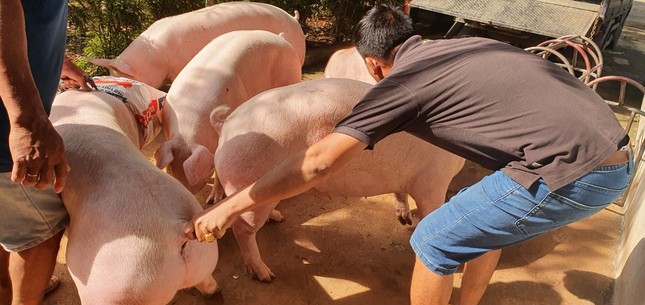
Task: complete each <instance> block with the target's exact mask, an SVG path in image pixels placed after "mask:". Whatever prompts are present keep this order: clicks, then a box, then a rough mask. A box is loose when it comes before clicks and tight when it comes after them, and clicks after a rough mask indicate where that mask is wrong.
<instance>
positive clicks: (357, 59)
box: [325, 47, 376, 85]
mask: <svg viewBox="0 0 645 305" xmlns="http://www.w3.org/2000/svg"><path fill="white" fill-rule="evenodd" d="M336 77H338V78H349V79H355V80H360V81H363V82H366V83H368V84H372V85H373V84H376V80H375V79H374V78H373V77H372V75H370V73H369V72H367V67H366V66H365V61H364V60H363V57H361V55H360V54H358V51H356V47H351V48H346V49H341V50H338V51H336V52H334V53H333V54H332V55H331V56H330V57H329V60H328V61H327V65H326V66H325V78H336Z"/></svg>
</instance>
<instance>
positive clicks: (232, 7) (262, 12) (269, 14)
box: [90, 1, 305, 88]
mask: <svg viewBox="0 0 645 305" xmlns="http://www.w3.org/2000/svg"><path fill="white" fill-rule="evenodd" d="M235 30H266V31H269V32H273V33H276V34H278V33H281V32H282V33H285V39H286V40H287V41H289V43H291V45H292V46H293V47H294V49H295V50H296V56H297V58H298V60H299V62H300V66H302V64H303V63H304V60H305V35H304V33H303V31H302V27H301V26H300V24H299V23H298V14H297V12H296V16H295V17H293V16H291V15H289V14H288V13H287V12H285V11H284V10H282V9H280V8H278V7H275V6H273V5H270V4H265V3H256V2H245V1H239V2H226V3H221V4H216V5H213V6H209V7H206V8H203V9H200V10H196V11H192V12H188V13H184V14H181V15H177V16H172V17H167V18H163V19H161V20H158V21H156V22H155V23H154V24H152V25H151V26H150V27H149V28H148V29H147V30H146V31H144V32H143V33H141V35H139V37H137V38H136V39H135V40H134V41H133V42H132V43H131V44H130V45H129V46H128V47H127V48H126V49H125V50H124V51H123V52H122V53H121V54H120V55H119V56H117V58H115V59H90V62H92V63H94V64H96V65H99V66H103V67H107V68H109V70H110V74H111V75H114V76H122V77H126V78H130V79H135V80H138V81H141V82H143V83H146V84H148V85H150V86H153V87H155V88H160V87H161V86H163V85H164V84H165V83H168V82H172V81H173V80H174V79H175V78H176V77H177V75H178V74H179V72H180V71H181V70H182V69H183V68H184V66H186V64H187V63H188V62H189V61H190V60H191V59H192V58H193V57H194V56H195V54H197V53H198V52H199V50H201V49H202V48H203V47H204V46H205V45H206V44H208V43H209V42H211V41H212V40H213V39H214V38H215V37H218V36H220V35H222V34H224V33H226V32H230V31H235Z"/></svg>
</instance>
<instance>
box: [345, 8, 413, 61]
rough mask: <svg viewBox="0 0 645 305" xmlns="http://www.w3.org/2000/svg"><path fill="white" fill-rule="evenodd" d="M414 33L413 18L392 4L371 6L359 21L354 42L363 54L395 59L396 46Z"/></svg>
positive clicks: (389, 59)
mask: <svg viewBox="0 0 645 305" xmlns="http://www.w3.org/2000/svg"><path fill="white" fill-rule="evenodd" d="M413 35H414V27H413V26H412V19H411V18H410V16H408V15H407V14H406V13H404V12H403V11H402V10H400V9H398V8H396V7H395V6H393V5H390V4H379V5H376V6H374V7H373V8H371V9H370V10H369V11H368V12H367V13H365V16H363V18H362V19H361V21H359V22H358V24H357V25H356V29H355V31H354V44H355V45H356V49H357V50H358V53H359V54H361V56H363V58H364V57H366V56H372V57H374V58H377V59H379V60H383V61H385V62H392V61H393V60H394V52H392V51H394V48H396V47H397V46H398V45H400V44H402V43H403V42H405V41H406V40H407V39H408V38H410V37H412V36H413Z"/></svg>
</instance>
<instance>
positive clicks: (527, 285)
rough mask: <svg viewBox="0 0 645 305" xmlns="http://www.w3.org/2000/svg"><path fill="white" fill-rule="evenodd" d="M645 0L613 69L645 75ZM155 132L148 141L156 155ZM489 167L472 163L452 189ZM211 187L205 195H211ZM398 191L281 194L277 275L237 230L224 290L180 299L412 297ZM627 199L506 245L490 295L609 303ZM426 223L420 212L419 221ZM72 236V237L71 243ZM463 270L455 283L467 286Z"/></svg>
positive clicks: (504, 304)
mask: <svg viewBox="0 0 645 305" xmlns="http://www.w3.org/2000/svg"><path fill="white" fill-rule="evenodd" d="M643 12H645V2H643V1H641V0H638V1H636V2H635V7H634V9H633V12H632V14H631V15H630V19H628V25H630V26H628V27H627V28H626V29H625V31H624V33H623V35H624V37H623V39H622V40H621V44H619V47H618V48H617V50H614V51H610V52H608V54H607V57H606V60H607V63H608V64H607V66H608V67H607V70H606V71H607V72H613V73H611V74H620V75H627V76H630V77H632V78H635V79H637V80H638V81H640V82H641V83H642V82H643V79H642V78H643V76H644V75H643V73H642V71H643V70H642V67H643V63H644V62H643V61H642V58H643V54H645V46H644V45H643V41H645V25H644V24H642V20H643V19H640V18H641V17H642V16H643ZM321 69H322V67H321V66H318V67H313V68H309V69H308V70H307V71H306V72H307V73H306V75H305V79H312V78H317V77H321V74H320V71H321ZM158 144H159V142H158V141H157V142H155V143H153V144H151V145H150V146H149V147H147V148H146V151H145V153H146V155H148V156H151V152H152V151H154V149H155V148H156V145H158ZM486 173H487V171H486V170H483V169H482V168H481V167H479V166H476V165H474V164H472V163H468V162H467V163H466V165H465V167H464V168H463V170H462V171H461V172H460V173H459V175H458V176H457V177H456V178H455V180H454V181H453V183H452V185H451V187H450V191H449V194H448V196H451V195H453V194H454V193H455V192H456V191H458V190H459V189H461V188H462V187H465V186H469V185H471V184H472V183H474V182H476V181H478V180H479V179H480V178H481V177H482V176H483V175H485V174H486ZM209 191H210V189H209V186H207V187H206V188H204V190H202V191H201V192H200V193H199V194H197V197H198V199H199V200H200V201H202V202H203V201H204V199H205V198H206V197H207V195H208V193H209ZM393 202H394V198H393V197H392V196H391V195H381V196H376V197H369V198H344V197H329V196H326V195H320V194H315V193H305V194H302V195H300V196H296V197H294V198H291V199H289V200H286V201H284V202H283V203H281V204H280V206H279V209H280V210H281V211H282V212H283V214H284V215H285V216H286V217H287V220H286V221H285V222H282V223H269V224H267V225H266V226H265V227H264V228H263V229H262V230H261V231H260V232H259V233H258V243H259V246H260V249H261V251H262V254H263V258H264V260H265V262H266V263H267V264H268V265H269V266H270V267H271V269H272V270H273V272H274V273H275V274H276V279H275V281H274V282H273V283H271V284H264V283H259V282H257V281H255V280H254V279H252V278H250V277H249V276H248V275H247V274H246V272H245V268H244V265H243V263H242V258H241V255H240V252H239V249H238V247H237V244H236V242H235V240H234V238H233V234H231V233H230V232H229V233H228V234H227V235H226V236H225V237H224V238H222V239H221V240H219V241H218V242H219V248H220V256H219V263H218V266H217V268H216V270H215V272H214V273H213V274H214V276H215V278H216V279H217V281H218V282H219V283H220V285H221V286H222V292H221V293H220V294H218V295H216V296H214V297H211V298H203V297H202V296H200V295H199V293H198V292H197V291H196V290H194V289H185V290H182V291H179V292H178V293H177V295H176V297H175V298H174V299H173V301H172V302H171V303H170V304H177V305H202V304H209V305H215V304H217V305H236V304H247V305H270V304H271V305H272V304H314V305H323V304H333V305H344V304H347V305H350V304H352V305H354V304H359V305H363V304H370V305H385V304H387V305H392V304H407V303H408V294H409V288H410V276H411V272H412V267H413V262H414V254H413V252H412V250H411V249H410V246H409V244H408V239H409V237H410V235H411V233H412V230H413V228H412V227H409V226H408V227H404V226H402V225H400V224H399V223H398V221H397V220H396V217H395V214H394V207H393ZM620 214H621V211H620V209H615V208H610V209H607V210H605V211H602V212H601V213H599V214H598V215H595V216H593V217H591V218H590V219H587V220H584V221H581V222H578V223H575V224H572V225H570V226H566V227H564V228H561V229H560V230H557V231H555V232H552V233H550V234H546V235H544V236H541V237H539V238H537V239H535V240H532V241H529V242H526V243H524V244H521V245H518V246H515V247H511V248H509V249H506V250H505V251H504V252H503V254H502V258H501V261H500V263H499V265H498V268H497V271H496V272H495V274H494V275H493V279H492V280H491V284H490V286H489V288H488V290H487V292H486V294H485V295H484V298H483V300H482V301H481V305H511V304H528V305H541V304H544V305H557V304H566V305H570V304H574V305H577V304H584V305H589V304H594V305H600V304H609V302H610V301H609V300H610V299H611V295H612V292H613V290H612V289H613V280H614V277H615V274H614V270H613V268H614V267H613V262H614V257H615V255H616V249H617V247H618V246H617V244H618V241H619V239H620V238H619V237H620V234H621V232H620V228H621V221H622V218H621V215H620ZM415 223H416V222H415ZM65 242H66V240H63V243H62V247H61V248H62V249H64V247H65ZM55 274H56V275H57V276H59V277H60V278H61V284H60V287H59V288H58V289H57V290H56V291H54V292H53V293H52V294H50V295H49V296H48V297H47V298H46V299H45V302H44V304H45V305H59V304H65V305H77V304H80V301H79V299H78V295H77V293H76V288H75V286H74V283H73V282H72V280H71V278H70V276H69V274H68V272H67V268H66V265H65V253H64V250H61V252H60V254H59V257H58V264H57V266H56V271H55ZM460 276H461V273H460V272H458V273H457V274H456V277H455V278H456V281H455V285H454V289H453V291H454V292H458V291H459V286H460V284H459V280H460Z"/></svg>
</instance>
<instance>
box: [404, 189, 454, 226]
mask: <svg viewBox="0 0 645 305" xmlns="http://www.w3.org/2000/svg"><path fill="white" fill-rule="evenodd" d="M446 180H447V181H445V182H442V181H437V183H434V184H432V186H431V187H427V186H425V187H424V186H420V187H419V188H423V189H424V190H423V191H422V192H418V193H414V194H413V193H410V195H411V196H412V198H413V199H414V201H416V203H417V210H418V212H419V218H420V219H423V217H425V216H426V215H428V214H430V213H431V212H432V211H434V210H436V209H437V208H438V207H440V206H441V205H442V204H443V203H444V202H445V201H446V193H447V192H448V184H449V183H450V179H446ZM419 188H417V189H419Z"/></svg>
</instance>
